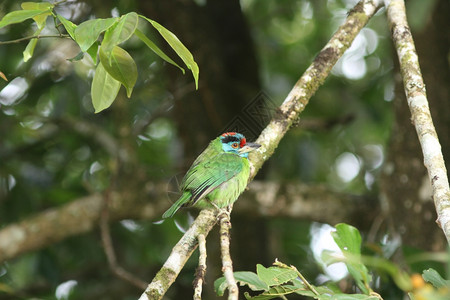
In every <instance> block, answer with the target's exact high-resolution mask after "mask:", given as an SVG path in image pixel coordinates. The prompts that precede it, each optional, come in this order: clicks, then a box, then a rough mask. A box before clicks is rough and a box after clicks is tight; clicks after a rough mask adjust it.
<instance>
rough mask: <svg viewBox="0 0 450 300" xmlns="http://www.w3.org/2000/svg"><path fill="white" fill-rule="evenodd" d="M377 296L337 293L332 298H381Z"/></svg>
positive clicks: (372, 299) (335, 299) (374, 299)
mask: <svg viewBox="0 0 450 300" xmlns="http://www.w3.org/2000/svg"><path fill="white" fill-rule="evenodd" d="M379 299H380V298H378V297H376V296H369V295H363V294H336V295H333V296H332V297H331V298H330V300H379Z"/></svg>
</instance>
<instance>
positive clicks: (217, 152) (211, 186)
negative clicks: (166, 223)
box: [163, 132, 261, 218]
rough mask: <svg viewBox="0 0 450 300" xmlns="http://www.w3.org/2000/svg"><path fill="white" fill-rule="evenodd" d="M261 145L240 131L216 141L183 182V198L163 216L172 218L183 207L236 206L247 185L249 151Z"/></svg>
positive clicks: (204, 152)
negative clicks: (235, 203) (246, 137)
mask: <svg viewBox="0 0 450 300" xmlns="http://www.w3.org/2000/svg"><path fill="white" fill-rule="evenodd" d="M260 146H261V145H259V144H255V143H247V141H246V139H245V137H244V136H243V135H242V134H240V133H237V132H227V133H224V134H222V135H221V136H219V137H217V138H216V139H214V140H212V141H211V143H210V144H209V145H208V147H207V148H206V149H205V150H204V151H203V152H202V153H201V154H200V155H199V157H197V159H196V160H195V161H194V163H193V164H192V166H191V167H190V169H189V170H188V171H187V173H186V175H185V176H184V178H183V181H182V182H181V186H180V189H181V192H182V195H181V197H180V198H179V199H178V200H177V201H176V202H175V203H174V204H173V205H172V206H171V207H170V208H169V209H168V210H167V211H166V212H165V213H164V214H163V218H170V217H172V216H173V215H174V214H175V213H176V212H177V210H178V209H179V208H180V207H189V206H195V207H198V208H201V209H203V208H213V207H216V208H224V207H227V206H228V205H230V204H232V203H233V202H234V201H236V199H237V198H238V197H239V195H240V194H241V193H242V192H243V191H244V189H245V187H246V186H247V182H248V177H249V174H250V165H249V163H248V154H249V152H251V151H253V150H255V149H258V148H259V147H260Z"/></svg>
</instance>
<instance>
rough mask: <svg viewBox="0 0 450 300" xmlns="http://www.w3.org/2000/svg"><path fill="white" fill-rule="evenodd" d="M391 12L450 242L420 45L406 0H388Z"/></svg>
mask: <svg viewBox="0 0 450 300" xmlns="http://www.w3.org/2000/svg"><path fill="white" fill-rule="evenodd" d="M385 2H386V8H387V16H388V21H389V25H390V28H391V33H392V38H393V40H394V44H395V48H396V50H397V55H398V58H399V62H400V70H401V73H402V77H403V85H404V88H405V94H406V98H407V100H408V106H409V110H410V111H411V120H412V123H413V124H414V126H415V128H416V132H417V136H418V137H419V141H420V146H421V147H422V153H423V157H424V165H425V167H426V168H427V170H428V177H429V179H430V183H431V186H432V187H433V199H434V204H435V206H436V211H437V215H438V219H437V221H436V222H437V223H438V224H439V226H440V227H441V228H442V230H443V231H444V234H445V237H446V238H447V242H449V243H450V186H449V182H448V177H447V170H446V168H445V162H444V158H443V156H442V151H441V145H440V143H439V139H438V136H437V133H436V130H435V128H434V125H433V119H432V118H431V113H430V108H429V107H428V100H427V95H426V91H425V83H424V81H423V77H422V73H421V71H420V66H419V59H418V57H417V52H416V48H415V46H414V41H413V38H412V35H411V30H410V29H409V26H408V22H407V20H406V11H405V3H404V1H403V0H392V1H386V0H385Z"/></svg>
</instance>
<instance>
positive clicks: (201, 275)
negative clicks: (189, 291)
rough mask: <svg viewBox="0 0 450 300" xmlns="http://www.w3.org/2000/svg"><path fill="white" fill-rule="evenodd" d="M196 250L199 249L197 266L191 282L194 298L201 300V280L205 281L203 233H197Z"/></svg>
mask: <svg viewBox="0 0 450 300" xmlns="http://www.w3.org/2000/svg"><path fill="white" fill-rule="evenodd" d="M197 240H198V250H199V256H198V267H197V271H196V272H195V279H194V282H193V286H194V297H193V299H194V300H201V299H202V290H203V282H204V281H205V274H206V256H207V254H206V238H205V235H203V234H199V235H198V238H197Z"/></svg>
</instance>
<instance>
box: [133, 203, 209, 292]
mask: <svg viewBox="0 0 450 300" xmlns="http://www.w3.org/2000/svg"><path fill="white" fill-rule="evenodd" d="M216 222H217V214H216V213H215V212H214V211H212V210H208V209H204V210H202V211H201V212H200V214H199V216H198V217H197V219H195V221H194V223H192V225H191V227H189V229H188V231H186V233H185V234H184V235H183V237H182V238H181V239H180V240H179V241H178V243H177V244H176V245H175V247H173V249H172V252H171V253H170V256H169V258H168V259H167V260H166V262H165V263H164V265H163V267H162V268H161V270H159V272H158V273H157V274H156V276H155V278H153V280H152V282H151V283H150V284H149V285H148V287H147V289H146V290H145V291H144V293H143V294H142V295H141V297H140V298H139V300H146V299H151V300H154V299H162V297H163V296H164V294H165V293H166V291H167V289H168V288H169V287H170V286H171V285H172V283H173V282H174V281H175V279H176V278H177V276H178V274H179V273H180V271H181V269H182V268H183V267H184V264H185V263H186V261H187V260H188V258H189V257H190V256H191V254H192V252H194V250H195V248H197V238H198V236H199V235H200V234H202V235H204V236H205V237H206V236H207V235H208V233H209V232H210V231H211V229H212V228H213V227H214V225H215V224H216Z"/></svg>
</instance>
